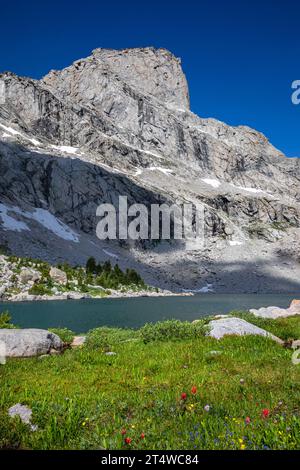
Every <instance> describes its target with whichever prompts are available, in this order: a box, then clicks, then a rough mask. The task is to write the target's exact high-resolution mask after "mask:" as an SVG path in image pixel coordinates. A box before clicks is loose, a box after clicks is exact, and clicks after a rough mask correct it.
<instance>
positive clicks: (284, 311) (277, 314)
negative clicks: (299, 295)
mask: <svg viewBox="0 0 300 470" xmlns="http://www.w3.org/2000/svg"><path fill="white" fill-rule="evenodd" d="M250 313H253V315H255V316H256V317H261V318H272V319H276V318H281V317H292V316H294V315H300V300H296V299H295V300H293V301H292V302H291V305H290V306H289V307H288V308H279V307H261V308H259V309H255V308H252V309H250Z"/></svg>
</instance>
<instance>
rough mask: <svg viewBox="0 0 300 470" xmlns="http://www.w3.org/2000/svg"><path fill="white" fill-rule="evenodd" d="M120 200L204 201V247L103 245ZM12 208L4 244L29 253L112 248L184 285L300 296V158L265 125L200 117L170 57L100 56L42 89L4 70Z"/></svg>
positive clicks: (0, 166) (123, 259) (167, 282)
mask: <svg viewBox="0 0 300 470" xmlns="http://www.w3.org/2000/svg"><path fill="white" fill-rule="evenodd" d="M199 86H200V85H199ZM120 195H126V196H127V197H128V203H129V204H132V203H135V202H137V203H143V204H145V205H146V206H148V207H150V205H151V204H155V203H162V202H168V203H174V202H177V203H181V202H191V203H201V204H203V205H204V207H205V244H204V246H202V247H198V248H195V249H190V250H186V249H185V246H184V244H182V243H175V242H171V243H167V242H161V243H158V244H157V243H155V244H153V243H151V242H143V243H139V244H136V243H135V244H133V243H124V242H122V243H118V242H117V241H115V242H103V241H102V242H101V241H99V240H98V239H97V238H96V236H95V231H96V224H97V218H96V208H97V206H98V205H99V204H101V203H103V202H109V203H112V204H115V205H116V204H117V201H118V197H119V196H120ZM0 203H1V204H2V206H0V244H2V245H3V246H6V247H7V248H9V249H11V250H12V251H14V252H17V254H19V255H23V256H24V255H28V256H29V255H30V256H34V257H40V258H45V259H48V260H49V261H51V262H55V261H58V260H64V259H66V260H68V261H70V262H72V263H84V262H85V260H86V258H87V257H88V256H90V255H96V257H98V258H99V260H100V261H101V260H104V259H107V257H109V255H107V253H113V254H114V256H115V257H116V256H117V257H118V261H119V264H121V265H122V263H123V265H124V266H125V265H126V266H133V267H135V268H137V269H139V270H140V271H141V273H142V274H143V275H144V277H145V278H146V280H148V282H152V283H154V284H156V285H159V286H161V287H171V288H173V289H177V290H180V289H181V288H184V289H192V290H195V291H200V292H206V291H207V290H206V289H208V291H211V290H215V291H224V292H228V291H230V292H245V291H249V292H253V291H261V292H264V291H266V290H268V291H278V290H279V291H286V292H294V291H299V288H300V285H299V281H298V280H299V279H300V276H299V274H300V268H299V257H300V255H299V238H300V237H299V225H300V159H296V158H294V159H292V158H286V157H285V156H284V155H283V154H282V152H280V151H279V150H277V149H276V148H274V147H273V146H272V144H271V143H270V142H269V141H268V140H267V139H266V137H265V136H263V135H262V134H261V133H259V132H257V131H256V130H253V129H250V128H248V127H245V126H239V127H231V126H228V125H226V124H224V123H222V122H219V121H217V120H214V119H203V118H200V117H198V116H196V115H195V114H193V113H192V112H191V111H190V110H189V92H188V86H187V81H186V78H185V75H184V73H183V71H182V68H181V63H180V60H179V59H177V58H176V57H174V56H173V55H172V54H171V53H170V52H168V51H166V50H165V49H154V48H136V49H125V50H120V51H116V50H110V49H96V50H94V51H93V53H92V55H91V56H90V57H87V58H85V59H80V60H78V61H76V62H74V63H73V64H72V65H70V66H69V67H67V68H65V69H63V70H61V71H51V72H49V74H48V75H46V76H45V77H44V78H43V79H42V80H32V79H30V78H24V77H18V76H16V75H14V74H13V73H10V72H9V73H3V74H1V75H0ZM1 207H2V209H1ZM37 214H38V216H37ZM51 217H52V218H51ZM107 247H109V250H107V249H106V248H107ZM115 259H116V258H114V260H115ZM208 285H209V286H211V287H209V288H207V286H208Z"/></svg>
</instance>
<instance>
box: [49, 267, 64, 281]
mask: <svg viewBox="0 0 300 470" xmlns="http://www.w3.org/2000/svg"><path fill="white" fill-rule="evenodd" d="M49 275H50V277H51V279H53V281H55V282H58V283H59V284H66V283H67V281H68V278H67V275H66V273H65V272H64V271H62V270H61V269H58V268H55V267H54V266H51V268H50V272H49Z"/></svg>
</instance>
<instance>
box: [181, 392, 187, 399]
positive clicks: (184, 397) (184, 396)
mask: <svg viewBox="0 0 300 470" xmlns="http://www.w3.org/2000/svg"><path fill="white" fill-rule="evenodd" d="M186 398H187V394H186V393H184V392H183V393H182V394H181V400H186Z"/></svg>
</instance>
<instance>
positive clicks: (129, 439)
mask: <svg viewBox="0 0 300 470" xmlns="http://www.w3.org/2000/svg"><path fill="white" fill-rule="evenodd" d="M131 442H132V439H131V438H130V437H126V438H125V444H128V445H129V444H131Z"/></svg>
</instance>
